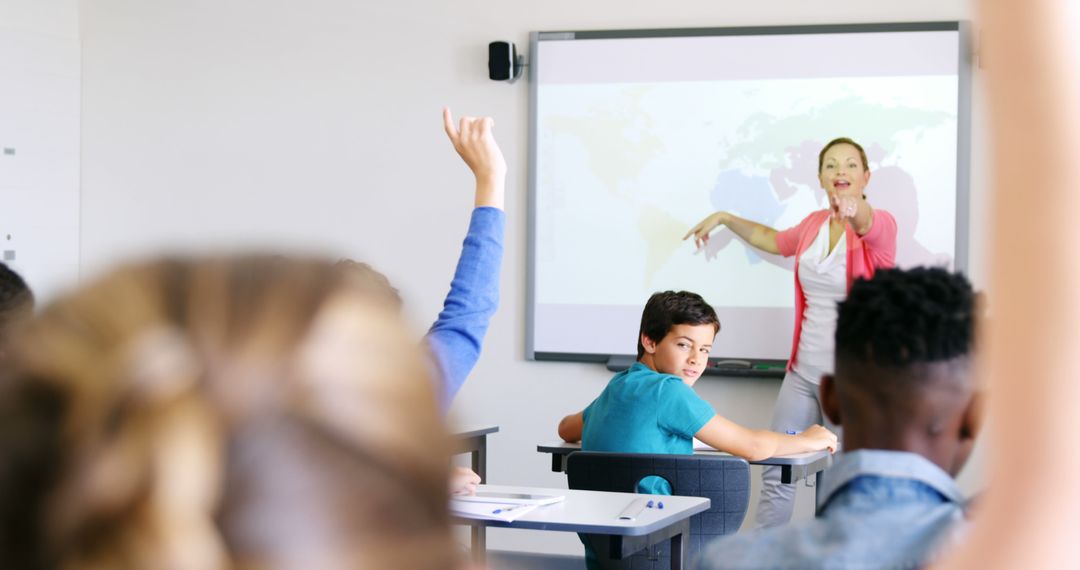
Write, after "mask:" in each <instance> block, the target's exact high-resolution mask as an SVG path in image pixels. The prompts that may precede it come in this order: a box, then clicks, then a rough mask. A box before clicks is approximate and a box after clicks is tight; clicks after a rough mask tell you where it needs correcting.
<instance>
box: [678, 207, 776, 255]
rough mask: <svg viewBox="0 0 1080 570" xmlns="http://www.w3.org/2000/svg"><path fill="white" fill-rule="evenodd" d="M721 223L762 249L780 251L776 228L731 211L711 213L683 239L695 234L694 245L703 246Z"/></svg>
mask: <svg viewBox="0 0 1080 570" xmlns="http://www.w3.org/2000/svg"><path fill="white" fill-rule="evenodd" d="M721 225H724V226H727V227H728V228H731V231H733V232H735V235H737V236H739V237H740V238H742V239H743V241H745V242H746V243H748V244H750V245H752V246H754V247H756V248H757V249H760V250H761V251H764V252H766V253H780V248H779V247H778V246H777V245H776V230H774V229H772V228H770V227H769V226H766V225H764V224H759V223H757V222H751V221H750V220H745V219H743V218H740V217H738V216H736V215H734V214H732V213H730V212H716V213H713V214H710V215H709V217H707V218H705V219H704V220H701V221H700V222H698V224H697V225H696V226H694V227H692V228H690V231H688V232H686V235H684V236H683V239H684V240H686V239H689V238H690V236H694V245H695V246H696V247H702V246H703V245H706V244H708V243H709V232H711V231H713V230H714V229H716V228H717V227H718V226H721Z"/></svg>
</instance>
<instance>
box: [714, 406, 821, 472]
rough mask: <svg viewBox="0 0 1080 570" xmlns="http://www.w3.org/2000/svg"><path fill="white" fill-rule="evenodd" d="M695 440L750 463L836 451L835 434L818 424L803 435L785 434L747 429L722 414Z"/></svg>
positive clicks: (715, 417)
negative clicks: (819, 451) (771, 458)
mask: <svg viewBox="0 0 1080 570" xmlns="http://www.w3.org/2000/svg"><path fill="white" fill-rule="evenodd" d="M694 437H696V438H697V439H699V440H701V441H702V442H703V443H705V444H706V445H709V446H711V447H714V448H716V449H718V450H720V451H725V452H727V453H730V454H732V455H738V456H739V457H743V458H745V459H747V460H749V461H761V460H762V459H768V458H769V457H773V456H776V455H790V454H792V453H803V452H806V451H817V450H819V449H828V450H829V451H836V434H834V433H833V432H831V431H829V430H827V429H825V428H823V427H821V426H819V425H814V426H810V427H809V428H808V429H807V430H806V431H804V432H802V433H800V434H796V435H786V434H780V433H776V432H773V431H769V430H764V429H750V428H746V427H743V426H741V425H739V424H737V423H735V422H733V421H731V420H729V419H727V418H724V417H722V416H719V415H716V416H713V418H712V419H711V420H709V421H708V423H706V424H705V426H704V427H702V428H701V430H699V431H698V432H697V434H695V435H694Z"/></svg>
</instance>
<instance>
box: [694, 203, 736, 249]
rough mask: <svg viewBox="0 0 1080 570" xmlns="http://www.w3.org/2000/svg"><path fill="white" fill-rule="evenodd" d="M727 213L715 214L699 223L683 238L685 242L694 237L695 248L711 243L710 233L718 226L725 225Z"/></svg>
mask: <svg viewBox="0 0 1080 570" xmlns="http://www.w3.org/2000/svg"><path fill="white" fill-rule="evenodd" d="M726 216H727V212H715V213H713V214H710V215H709V216H708V217H706V218H705V219H704V220H701V221H700V222H698V223H697V225H696V226H694V227H692V228H690V231H688V232H686V235H684V236H683V240H684V241H685V240H686V239H687V238H689V237H690V236H694V247H698V248H700V247H701V246H703V245H707V244H708V243H709V232H711V231H713V230H714V229H716V227H717V226H719V225H721V224H723V223H725V219H726Z"/></svg>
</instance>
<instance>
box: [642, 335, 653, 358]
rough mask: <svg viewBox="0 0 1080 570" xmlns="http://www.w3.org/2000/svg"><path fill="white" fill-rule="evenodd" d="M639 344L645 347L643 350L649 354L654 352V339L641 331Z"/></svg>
mask: <svg viewBox="0 0 1080 570" xmlns="http://www.w3.org/2000/svg"><path fill="white" fill-rule="evenodd" d="M641 346H643V347H645V352H647V353H649V354H655V353H656V341H655V340H653V339H651V338H649V337H648V336H647V335H646V334H645V333H641Z"/></svg>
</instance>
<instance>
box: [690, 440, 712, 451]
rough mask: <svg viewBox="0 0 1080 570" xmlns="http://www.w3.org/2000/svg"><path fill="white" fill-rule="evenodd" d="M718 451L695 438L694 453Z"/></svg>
mask: <svg viewBox="0 0 1080 570" xmlns="http://www.w3.org/2000/svg"><path fill="white" fill-rule="evenodd" d="M716 450H717V449H716V448H715V447H713V446H711V445H709V444H707V443H705V442H703V441H700V440H698V438H696V437H695V438H694V451H716Z"/></svg>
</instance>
